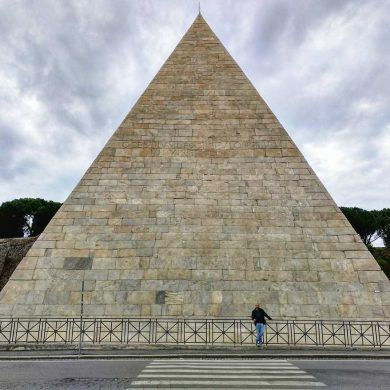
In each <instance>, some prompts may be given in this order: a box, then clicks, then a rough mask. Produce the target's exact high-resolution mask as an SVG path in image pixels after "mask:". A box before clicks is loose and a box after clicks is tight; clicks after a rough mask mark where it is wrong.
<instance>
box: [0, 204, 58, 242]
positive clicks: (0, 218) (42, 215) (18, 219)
mask: <svg viewBox="0 0 390 390" xmlns="http://www.w3.org/2000/svg"><path fill="white" fill-rule="evenodd" d="M60 207H61V203H59V202H53V201H51V200H49V201H47V200H44V199H40V198H21V199H14V200H11V201H9V202H4V203H3V204H2V205H1V206H0V238H8V237H26V236H27V237H28V236H36V235H38V234H40V233H42V231H43V230H44V229H45V227H46V225H47V224H48V223H49V222H50V220H51V219H52V217H53V216H54V214H55V213H56V212H57V210H58V209H59V208H60Z"/></svg>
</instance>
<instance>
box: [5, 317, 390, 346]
mask: <svg viewBox="0 0 390 390" xmlns="http://www.w3.org/2000/svg"><path fill="white" fill-rule="evenodd" d="M255 338H256V331H255V328H254V325H253V323H252V322H251V321H250V320H244V319H232V318H230V319H229V318H219V319H206V318H196V319H193V318H188V319H186V318H163V317H159V318H80V317H74V318H33V317H30V318H8V319H7V318H0V346H1V345H10V344H14V345H18V344H26V343H27V344H51V343H55V344H74V345H77V344H79V343H83V345H84V346H86V345H99V344H178V345H179V344H180V345H182V344H189V345H191V344H192V345H196V344H198V345H199V344H203V345H206V344H210V345H228V344H229V345H247V344H254V343H255ZM264 344H266V345H285V346H324V347H326V346H339V347H358V346H359V347H378V348H382V347H390V321H337V320H334V321H330V320H274V321H270V322H269V323H268V325H267V328H266V333H265V336H264Z"/></svg>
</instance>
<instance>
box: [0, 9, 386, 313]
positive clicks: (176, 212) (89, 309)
mask: <svg viewBox="0 0 390 390" xmlns="http://www.w3.org/2000/svg"><path fill="white" fill-rule="evenodd" d="M83 280H84V281H85V282H84V313H85V314H86V315H91V316H140V315H141V316H160V315H169V316H245V317H246V316H248V313H249V312H250V310H251V309H252V307H253V305H254V303H256V302H260V303H261V304H262V305H263V306H264V307H265V308H266V309H267V311H268V312H269V313H270V314H271V315H272V316H273V317H277V316H282V317H284V318H289V317H299V318H304V317H322V318H325V319H327V318H343V319H348V318H351V319H353V318H364V319H367V318H370V319H372V318H375V317H377V318H386V317H388V316H389V312H390V310H389V295H388V292H389V291H390V285H389V281H388V280H387V279H386V277H385V276H384V274H383V273H382V272H381V271H380V269H379V267H378V265H377V264H376V262H375V260H374V259H373V257H372V256H371V254H370V253H369V252H368V251H367V249H366V247H365V246H364V245H363V244H362V242H361V241H360V239H359V237H358V236H357V235H356V232H355V231H354V230H353V229H352V227H351V226H350V225H349V223H348V221H347V220H346V219H345V217H344V216H343V214H342V213H341V212H340V210H339V208H338V207H337V205H336V204H335V203H334V201H333V200H332V198H331V196H330V195H329V194H328V192H327V191H326V189H325V188H324V187H323V185H322V184H321V183H320V181H319V180H318V178H317V176H316V175H315V174H314V172H313V171H312V169H311V168H310V166H309V165H308V163H307V162H306V160H305V159H304V157H303V156H302V154H301V153H300V152H299V150H298V149H297V148H296V146H295V145H294V143H293V142H292V140H291V138H290V137H289V136H288V134H287V133H286V131H285V130H284V129H283V127H282V126H281V125H280V123H279V122H278V120H277V119H276V117H275V116H274V114H273V113H272V112H271V110H270V109H269V107H268V106H267V105H266V104H265V102H264V101H263V100H262V98H261V97H260V96H259V94H258V93H257V91H256V90H255V89H254V88H253V86H252V85H251V84H250V82H249V81H248V79H247V78H246V76H245V75H244V74H243V72H242V71H241V70H240V68H239V67H238V66H237V64H236V63H235V62H234V60H233V59H232V58H231V56H230V55H229V54H228V53H227V51H226V50H225V48H224V47H223V46H222V44H221V43H220V42H219V40H218V39H217V37H216V36H215V35H214V33H213V32H212V31H211V30H210V28H209V26H208V25H207V24H206V23H205V21H204V20H203V18H202V17H201V16H199V17H197V19H196V20H195V22H194V24H193V25H192V26H191V28H190V29H189V30H188V32H187V33H186V35H185V36H184V38H183V39H182V40H181V41H180V43H179V45H178V46H177V47H176V49H175V50H174V52H173V53H172V55H171V56H170V57H169V59H168V60H167V61H166V63H165V64H164V66H163V67H162V68H161V70H160V71H159V73H158V74H157V76H156V77H155V78H154V80H153V81H152V82H151V84H150V85H149V87H148V88H147V89H146V91H145V92H144V93H143V94H142V96H141V97H140V99H139V101H138V102H137V104H136V105H135V106H134V107H133V109H132V110H131V111H130V113H129V114H128V115H127V116H126V118H125V119H124V121H123V122H122V124H121V125H120V126H119V128H118V129H117V131H116V132H115V133H114V134H113V136H112V137H111V139H110V140H109V141H108V143H107V144H106V146H105V147H104V149H103V150H102V151H101V153H100V154H99V155H98V157H97V158H96V160H95V161H94V162H93V164H92V165H91V167H90V168H89V169H88V171H87V172H86V173H85V175H84V177H83V178H82V180H81V181H80V183H79V184H78V185H77V186H76V188H75V189H74V190H73V191H72V193H71V194H70V196H69V198H68V199H67V200H66V201H65V203H64V204H63V206H62V207H61V209H60V210H59V211H58V213H57V214H56V216H55V217H54V218H53V220H52V221H51V222H50V224H49V225H48V226H47V228H46V229H45V231H44V232H43V233H42V234H41V236H40V237H39V239H38V240H37V241H36V243H35V244H34V246H33V247H32V248H31V250H30V251H29V253H28V254H27V256H26V257H25V258H24V260H23V261H22V262H21V263H20V265H19V266H18V268H17V270H16V271H15V272H14V273H13V275H12V277H11V280H10V281H9V283H8V284H7V286H6V287H5V288H4V290H3V291H2V293H1V295H0V314H2V315H45V316H49V315H55V316H61V315H65V316H74V315H79V314H80V301H81V286H82V281H83Z"/></svg>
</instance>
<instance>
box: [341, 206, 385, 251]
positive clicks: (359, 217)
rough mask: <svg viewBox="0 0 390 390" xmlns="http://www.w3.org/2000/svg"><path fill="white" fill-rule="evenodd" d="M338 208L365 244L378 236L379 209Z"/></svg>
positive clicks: (379, 223) (368, 243)
mask: <svg viewBox="0 0 390 390" xmlns="http://www.w3.org/2000/svg"><path fill="white" fill-rule="evenodd" d="M340 209H341V211H342V212H343V213H344V215H345V216H346V218H347V219H348V221H349V223H350V224H351V225H352V227H353V228H354V229H355V230H356V233H357V234H359V236H360V238H361V239H362V241H363V242H364V243H365V244H366V245H367V246H370V245H371V244H372V243H373V242H374V241H375V240H377V239H378V238H379V229H380V227H381V212H380V211H377V210H372V211H369V210H364V209H361V208H359V207H340Z"/></svg>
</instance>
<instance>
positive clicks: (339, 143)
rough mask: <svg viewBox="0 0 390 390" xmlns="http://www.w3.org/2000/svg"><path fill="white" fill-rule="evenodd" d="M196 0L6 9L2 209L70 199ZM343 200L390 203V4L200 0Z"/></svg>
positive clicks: (66, 0)
mask: <svg viewBox="0 0 390 390" xmlns="http://www.w3.org/2000/svg"><path fill="white" fill-rule="evenodd" d="M197 9H198V2H197V1H193V0H191V1H190V0H188V1H185V0H177V1H174V0H164V1H163V0H160V1H157V0H154V1H147V0H139V1H137V0H106V1H104V0H75V1H71V0H47V1H45V0H25V1H18V0H0V202H3V201H6V200H11V199H14V198H20V197H42V198H45V199H51V200H57V201H63V200H64V199H65V198H66V197H67V196H68V194H69V193H70V191H71V190H72V189H73V187H74V186H75V184H76V183H77V182H78V180H79V179H80V178H81V176H82V175H83V173H84V172H85V170H86V169H87V168H88V166H89V165H90V163H91V162H92V161H93V159H94V158H95V157H96V155H97V153H98V152H99V151H100V150H101V148H102V146H103V145H104V143H105V142H106V141H107V140H108V138H109V137H110V136H111V134H112V133H113V132H114V131H115V129H116V128H117V126H118V125H119V123H120V122H121V121H122V119H123V118H124V116H125V115H126V114H127V112H128V111H129V110H130V108H131V107H132V105H133V104H134V103H135V101H136V100H137V98H138V97H139V95H140V94H141V93H142V92H143V90H144V89H145V88H146V86H147V84H148V83H149V81H150V80H151V79H152V78H153V76H154V75H155V74H156V72H157V71H158V69H159V68H160V67H161V65H162V64H163V63H164V61H165V60H166V58H167V57H168V55H169V54H170V53H171V51H172V50H173V49H174V47H175V46H176V44H177V43H178V41H179V40H180V38H181V37H182V35H183V34H184V32H185V31H186V30H187V28H188V27H189V26H190V25H191V23H192V21H193V19H194V18H195V17H196V14H197ZM202 13H203V15H204V17H205V19H206V20H207V21H208V23H209V24H210V26H211V27H212V29H213V30H214V31H215V33H216V34H217V35H218V36H219V38H220V39H221V41H222V42H223V44H224V45H225V47H226V48H227V49H228V50H229V52H230V53H231V54H232V55H233V57H234V58H235V60H236V61H237V62H238V64H239V65H240V66H241V67H242V69H243V70H244V72H245V73H246V74H247V76H248V77H249V79H250V80H251V81H252V82H253V84H254V85H255V86H256V88H257V89H258V91H259V92H260V94H261V95H262V96H263V98H264V99H265V100H266V101H267V103H268V104H269V105H270V107H271V109H272V110H273V111H274V113H275V114H276V115H277V117H278V118H279V120H280V121H281V122H282V124H283V125H284V127H285V128H286V130H287V131H288V132H289V134H290V135H291V136H292V138H293V139H294V141H295V142H296V143H297V144H298V146H299V147H300V149H301V150H302V152H303V153H304V155H305V156H306V158H307V159H308V161H309V163H310V164H311V165H312V167H313V168H314V170H315V171H316V172H317V174H318V175H319V177H320V178H321V180H322V181H323V182H324V184H325V186H326V187H327V188H328V190H329V191H330V193H331V194H332V196H333V197H334V198H335V200H336V202H337V203H338V204H339V205H343V206H359V207H363V208H367V209H373V208H383V207H390V174H389V172H390V66H389V64H390V1H388V0H362V1H360V0H351V1H348V0H310V1H309V0H294V1H291V0H285V1H282V0H256V1H255V0H252V1H250V0H248V1H244V0H240V1H226V0H214V1H213V0H208V1H206V0H203V1H202Z"/></svg>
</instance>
